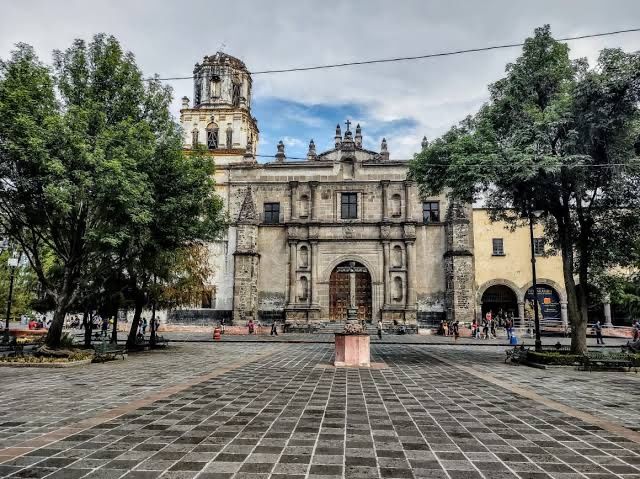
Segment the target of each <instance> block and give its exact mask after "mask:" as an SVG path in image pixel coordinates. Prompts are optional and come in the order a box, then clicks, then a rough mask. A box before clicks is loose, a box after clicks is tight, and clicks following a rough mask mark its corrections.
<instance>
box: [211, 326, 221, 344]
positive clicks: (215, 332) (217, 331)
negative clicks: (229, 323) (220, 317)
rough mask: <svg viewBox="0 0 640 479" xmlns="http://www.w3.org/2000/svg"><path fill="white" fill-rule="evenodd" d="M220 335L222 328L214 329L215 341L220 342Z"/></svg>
mask: <svg viewBox="0 0 640 479" xmlns="http://www.w3.org/2000/svg"><path fill="white" fill-rule="evenodd" d="M220 334H221V331H220V328H218V327H216V328H214V329H213V339H214V341H220Z"/></svg>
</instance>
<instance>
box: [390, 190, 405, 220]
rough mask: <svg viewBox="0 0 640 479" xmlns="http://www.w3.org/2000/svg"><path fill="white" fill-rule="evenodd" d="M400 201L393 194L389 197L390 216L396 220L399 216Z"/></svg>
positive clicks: (398, 196) (397, 196)
mask: <svg viewBox="0 0 640 479" xmlns="http://www.w3.org/2000/svg"><path fill="white" fill-rule="evenodd" d="M401 202H402V200H401V199H400V195H399V194H395V195H393V196H392V197H391V216H393V217H394V218H397V217H399V216H400V215H401V212H400V205H401Z"/></svg>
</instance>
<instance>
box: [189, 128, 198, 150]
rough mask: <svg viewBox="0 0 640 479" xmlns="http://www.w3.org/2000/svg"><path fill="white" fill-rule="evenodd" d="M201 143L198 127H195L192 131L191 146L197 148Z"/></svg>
mask: <svg viewBox="0 0 640 479" xmlns="http://www.w3.org/2000/svg"><path fill="white" fill-rule="evenodd" d="M198 144H199V141H198V129H197V128H194V129H193V131H192V132H191V147H192V148H197V147H198Z"/></svg>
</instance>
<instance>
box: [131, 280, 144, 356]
mask: <svg viewBox="0 0 640 479" xmlns="http://www.w3.org/2000/svg"><path fill="white" fill-rule="evenodd" d="M142 308H144V295H143V294H142V293H140V292H137V293H136V299H135V309H134V311H133V321H131V329H130V330H129V337H128V338H127V348H133V347H135V345H136V337H137V335H138V325H139V324H140V317H141V316H142Z"/></svg>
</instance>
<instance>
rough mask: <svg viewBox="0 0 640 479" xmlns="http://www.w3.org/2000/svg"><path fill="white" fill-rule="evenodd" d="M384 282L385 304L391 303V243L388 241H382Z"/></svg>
mask: <svg viewBox="0 0 640 479" xmlns="http://www.w3.org/2000/svg"><path fill="white" fill-rule="evenodd" d="M382 252H383V254H382V259H383V261H382V265H383V268H382V284H383V286H384V305H385V306H388V305H390V304H391V284H390V282H389V266H390V264H391V263H390V258H389V256H390V245H389V242H388V241H383V242H382Z"/></svg>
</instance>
